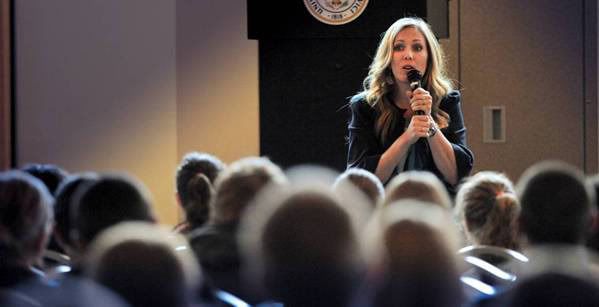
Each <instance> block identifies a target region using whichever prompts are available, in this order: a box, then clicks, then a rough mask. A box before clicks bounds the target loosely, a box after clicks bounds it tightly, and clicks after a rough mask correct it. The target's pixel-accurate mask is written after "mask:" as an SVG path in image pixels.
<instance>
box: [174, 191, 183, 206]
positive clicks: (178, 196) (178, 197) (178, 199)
mask: <svg viewBox="0 0 599 307" xmlns="http://www.w3.org/2000/svg"><path fill="white" fill-rule="evenodd" d="M175 199H176V200H177V204H178V205H179V207H182V206H181V196H180V195H179V192H175Z"/></svg>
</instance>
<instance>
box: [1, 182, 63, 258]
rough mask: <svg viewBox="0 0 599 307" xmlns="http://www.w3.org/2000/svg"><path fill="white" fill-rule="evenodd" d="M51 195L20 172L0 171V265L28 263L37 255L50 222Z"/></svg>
mask: <svg viewBox="0 0 599 307" xmlns="http://www.w3.org/2000/svg"><path fill="white" fill-rule="evenodd" d="M51 205H52V196H51V195H50V193H49V192H48V190H47V188H46V187H45V186H44V185H43V183H42V182H41V181H40V180H38V179H36V178H35V177H33V176H31V175H29V174H27V173H24V172H21V171H7V172H2V173H0V266H4V265H7V264H8V265H15V264H16V265H22V266H28V265H32V264H33V263H35V262H36V261H38V260H39V258H40V257H41V252H42V250H43V248H45V246H43V244H40V242H42V243H43V242H44V241H43V240H45V238H47V236H48V234H49V232H50V225H51V221H52V209H51Z"/></svg>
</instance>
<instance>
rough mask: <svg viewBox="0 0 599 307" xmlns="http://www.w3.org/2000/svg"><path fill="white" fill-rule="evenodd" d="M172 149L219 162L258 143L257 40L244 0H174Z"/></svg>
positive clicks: (253, 150)
mask: <svg viewBox="0 0 599 307" xmlns="http://www.w3.org/2000/svg"><path fill="white" fill-rule="evenodd" d="M177 108H178V113H177V152H178V153H179V155H183V154H184V153H186V152H188V151H192V150H199V151H207V152H211V153H214V154H216V155H217V156H218V157H220V158H221V159H223V160H224V161H225V162H231V161H234V160H237V159H239V158H240V157H243V156H248V155H257V154H258V153H259V151H260V148H259V145H260V144H259V136H258V133H259V131H258V130H259V126H258V124H259V114H258V43H257V41H254V40H248V39H247V18H246V1H245V0H235V1H222V0H202V1H189V0H177Z"/></svg>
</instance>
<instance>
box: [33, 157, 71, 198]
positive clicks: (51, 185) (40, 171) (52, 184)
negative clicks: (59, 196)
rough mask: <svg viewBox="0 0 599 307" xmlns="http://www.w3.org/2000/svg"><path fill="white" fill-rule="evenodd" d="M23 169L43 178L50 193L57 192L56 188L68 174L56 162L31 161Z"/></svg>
mask: <svg viewBox="0 0 599 307" xmlns="http://www.w3.org/2000/svg"><path fill="white" fill-rule="evenodd" d="M21 170H22V171H24V172H26V173H28V174H30V175H32V176H33V177H35V178H37V179H39V180H41V181H42V182H43V183H44V185H45V186H46V188H48V191H49V192H50V195H55V194H56V189H58V187H59V186H60V184H61V183H62V181H63V180H65V179H66V178H67V176H68V172H67V171H65V170H64V169H62V168H61V167H59V166H57V165H54V164H38V163H31V164H26V165H25V166H23V167H22V168H21Z"/></svg>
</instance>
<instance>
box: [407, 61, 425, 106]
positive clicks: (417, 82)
mask: <svg viewBox="0 0 599 307" xmlns="http://www.w3.org/2000/svg"><path fill="white" fill-rule="evenodd" d="M408 81H409V82H410V89H412V91H414V90H416V89H417V88H420V87H422V75H421V74H420V72H419V71H418V70H416V69H412V70H410V71H408ZM414 114H415V115H424V111H422V110H417V111H414Z"/></svg>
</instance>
